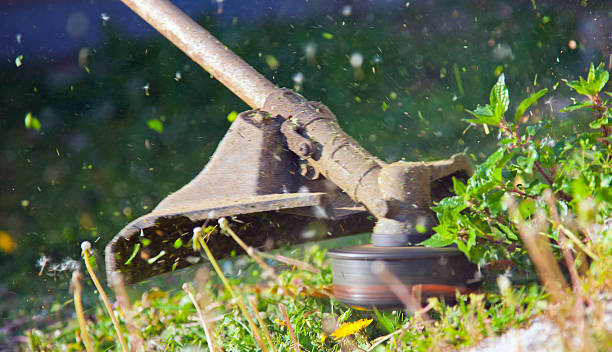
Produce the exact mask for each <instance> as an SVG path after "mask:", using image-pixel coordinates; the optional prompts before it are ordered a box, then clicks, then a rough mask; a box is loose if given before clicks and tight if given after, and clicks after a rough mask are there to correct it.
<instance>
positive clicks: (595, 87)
mask: <svg viewBox="0 0 612 352" xmlns="http://www.w3.org/2000/svg"><path fill="white" fill-rule="evenodd" d="M609 78H610V73H608V71H607V70H606V69H605V67H604V64H603V62H602V63H600V64H599V66H597V68H594V65H593V63H591V67H590V68H589V77H588V79H587V83H588V88H589V89H590V90H591V92H593V94H596V93H599V92H600V91H601V90H602V89H603V88H604V87H605V86H606V83H608V79H609Z"/></svg>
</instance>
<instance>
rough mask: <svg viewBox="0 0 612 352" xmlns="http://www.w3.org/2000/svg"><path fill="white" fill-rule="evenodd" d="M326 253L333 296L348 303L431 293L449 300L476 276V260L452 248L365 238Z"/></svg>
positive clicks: (393, 301)
mask: <svg viewBox="0 0 612 352" xmlns="http://www.w3.org/2000/svg"><path fill="white" fill-rule="evenodd" d="M328 256H329V257H330V258H331V264H332V273H333V277H334V296H335V298H336V299H337V300H338V301H340V302H341V303H343V304H345V305H348V306H354V307H361V308H372V307H376V308H397V307H402V306H406V305H409V304H408V303H407V302H410V301H411V300H414V302H415V303H417V304H420V303H421V302H422V301H425V300H426V299H427V298H429V297H440V298H444V299H445V300H446V301H447V302H453V301H454V300H455V295H456V293H457V292H460V293H465V292H469V291H470V290H471V289H472V288H473V287H474V285H475V284H476V283H477V281H478V280H477V279H478V269H477V267H476V265H474V264H472V263H470V262H469V261H468V260H467V259H466V257H465V256H464V255H463V253H461V252H460V251H459V250H457V249H456V248H427V247H421V246H407V247H377V246H373V245H371V244H368V245H361V246H353V247H345V248H339V249H334V250H331V251H329V252H328ZM408 308H412V307H408Z"/></svg>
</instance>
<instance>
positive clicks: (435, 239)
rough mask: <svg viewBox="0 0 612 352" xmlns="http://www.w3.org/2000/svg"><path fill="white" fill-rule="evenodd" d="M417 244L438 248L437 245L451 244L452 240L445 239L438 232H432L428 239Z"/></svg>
mask: <svg viewBox="0 0 612 352" xmlns="http://www.w3.org/2000/svg"><path fill="white" fill-rule="evenodd" d="M419 244H420V245H422V246H426V247H435V248H438V247H446V246H448V245H451V244H453V240H449V239H446V238H444V237H442V236H441V235H440V234H438V233H434V234H433V235H432V236H431V237H429V238H428V239H426V240H425V241H423V242H421V243H419Z"/></svg>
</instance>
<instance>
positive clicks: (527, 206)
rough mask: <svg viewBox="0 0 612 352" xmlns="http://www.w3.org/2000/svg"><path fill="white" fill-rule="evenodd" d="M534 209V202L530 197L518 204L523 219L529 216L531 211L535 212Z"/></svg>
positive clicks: (531, 213)
mask: <svg viewBox="0 0 612 352" xmlns="http://www.w3.org/2000/svg"><path fill="white" fill-rule="evenodd" d="M535 210H536V207H535V202H534V201H533V200H532V199H525V200H523V201H522V202H521V204H520V205H519V213H520V214H521V216H522V217H523V219H527V218H529V217H530V216H531V215H533V213H535Z"/></svg>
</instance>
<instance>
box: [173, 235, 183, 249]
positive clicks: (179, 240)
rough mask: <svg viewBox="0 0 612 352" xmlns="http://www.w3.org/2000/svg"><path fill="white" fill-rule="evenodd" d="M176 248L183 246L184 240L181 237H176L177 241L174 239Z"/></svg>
mask: <svg viewBox="0 0 612 352" xmlns="http://www.w3.org/2000/svg"><path fill="white" fill-rule="evenodd" d="M173 246H174V248H176V249H179V248H181V247H182V246H183V240H182V239H181V238H180V237H179V238H177V239H176V241H174V244H173Z"/></svg>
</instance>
